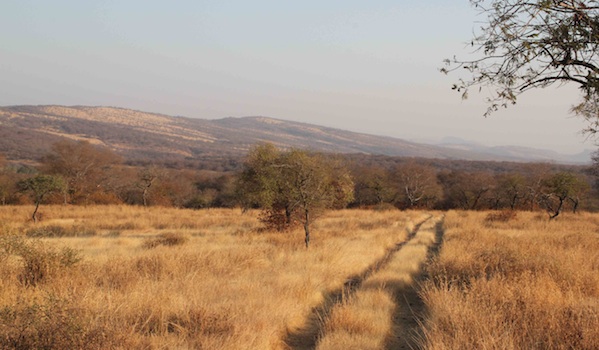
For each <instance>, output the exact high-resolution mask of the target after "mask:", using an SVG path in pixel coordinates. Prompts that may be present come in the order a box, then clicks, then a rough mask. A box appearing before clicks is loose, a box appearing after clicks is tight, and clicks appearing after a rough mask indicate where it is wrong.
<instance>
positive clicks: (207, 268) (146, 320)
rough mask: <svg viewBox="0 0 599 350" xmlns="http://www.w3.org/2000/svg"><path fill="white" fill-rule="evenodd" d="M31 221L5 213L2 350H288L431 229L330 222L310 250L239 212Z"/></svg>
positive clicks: (62, 209)
mask: <svg viewBox="0 0 599 350" xmlns="http://www.w3.org/2000/svg"><path fill="white" fill-rule="evenodd" d="M30 211H31V208H29V207H10V206H4V207H0V222H2V223H3V224H1V226H0V230H1V231H2V232H1V234H0V237H2V240H1V241H0V262H1V264H0V348H2V349H3V348H16V349H29V348H46V349H65V348H86V349H90V348H98V349H105V348H122V349H131V348H133V349H135V348H138V349H142V348H143V349H165V348H171V349H172V348H205V349H284V348H286V347H287V345H286V344H285V339H286V336H287V334H288V333H289V332H293V331H294V330H295V329H299V328H302V327H304V326H305V322H306V320H308V319H309V316H310V314H311V310H312V308H315V307H317V306H318V305H321V304H322V303H323V302H325V301H326V300H325V299H326V297H327V295H330V293H331V292H332V291H335V290H338V289H339V288H342V286H343V284H344V282H345V281H346V279H347V278H348V277H349V276H354V275H359V274H361V273H363V271H365V270H367V269H368V267H369V266H370V265H371V264H373V262H375V261H377V260H380V259H381V258H382V257H384V256H385V254H386V253H387V251H388V250H389V249H390V248H392V247H394V246H395V244H396V243H397V242H401V241H402V240H405V239H406V237H407V230H406V227H410V226H411V225H413V224H414V223H415V222H418V220H421V219H422V217H423V214H422V213H417V212H398V211H387V212H372V211H358V210H354V211H337V212H332V213H330V214H329V215H328V216H326V217H323V218H322V219H321V220H320V221H319V222H317V223H315V226H314V229H313V232H314V239H313V242H314V243H313V246H312V247H310V249H309V250H307V249H306V248H305V247H304V246H303V241H302V240H303V234H302V232H300V231H297V232H295V231H294V232H290V233H284V234H282V233H275V232H270V231H263V230H261V229H260V226H259V223H258V222H257V219H256V215H255V214H256V213H249V214H245V215H242V214H241V212H240V211H238V210H204V211H191V210H177V209H167V208H148V209H145V208H141V207H127V206H98V207H72V206H47V207H44V208H43V216H42V217H43V219H42V221H41V222H40V223H38V224H37V225H33V224H31V223H30V222H29V215H30ZM27 233H29V236H35V237H33V238H32V237H29V236H28V235H27ZM40 236H51V238H40ZM28 252H29V253H30V254H33V255H35V256H37V257H38V260H39V261H38V262H37V263H35V264H33V265H32V264H29V262H28V260H27V254H28ZM29 274H33V275H35V276H36V279H35V280H34V281H33V283H30V282H27V279H26V278H25V277H26V276H28V275H29Z"/></svg>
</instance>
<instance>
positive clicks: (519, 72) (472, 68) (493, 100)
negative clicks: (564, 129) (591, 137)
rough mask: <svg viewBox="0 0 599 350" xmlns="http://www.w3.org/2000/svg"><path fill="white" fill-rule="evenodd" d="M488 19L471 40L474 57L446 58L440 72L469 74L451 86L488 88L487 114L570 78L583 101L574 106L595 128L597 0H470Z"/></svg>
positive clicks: (598, 111) (598, 118)
mask: <svg viewBox="0 0 599 350" xmlns="http://www.w3.org/2000/svg"><path fill="white" fill-rule="evenodd" d="M470 3H471V4H472V5H473V6H474V7H476V8H477V9H479V10H480V11H481V12H482V13H483V14H486V16H487V18H486V20H485V21H484V22H483V25H482V27H481V28H480V30H479V32H477V33H475V35H474V38H473V39H472V41H471V45H472V47H473V49H474V53H475V55H476V57H475V58H474V59H470V60H460V59H457V58H454V59H453V60H446V64H447V67H445V68H443V69H442V71H443V72H446V73H447V72H449V71H453V70H456V69H458V68H464V69H466V70H468V71H469V72H470V73H471V75H472V76H471V78H470V79H467V80H460V81H459V83H457V84H455V85H454V87H453V88H454V89H455V90H457V91H458V92H460V93H462V96H463V97H467V95H468V90H469V88H471V87H474V86H476V87H479V88H482V87H492V88H494V91H493V93H492V96H491V97H490V98H489V101H488V102H489V106H488V110H487V112H486V113H485V115H488V114H489V113H491V112H493V111H495V110H497V109H498V108H499V107H501V106H503V107H507V106H508V105H510V104H515V103H516V100H517V97H518V96H519V95H520V94H522V93H524V92H526V91H528V90H531V89H535V88H543V87H547V86H549V85H553V84H556V83H558V84H560V83H574V84H575V85H577V86H578V87H579V88H580V90H581V93H582V94H581V95H582V101H581V102H580V104H578V105H577V106H575V107H574V108H573V111H574V112H575V113H576V114H578V115H581V116H582V117H584V118H586V119H587V120H588V121H589V126H588V130H587V131H589V132H592V133H596V132H597V130H598V128H599V108H598V107H599V63H598V60H599V51H598V49H599V1H594V0H583V1H581V0H533V1H525V0H507V1H504V0H501V1H500V0H470Z"/></svg>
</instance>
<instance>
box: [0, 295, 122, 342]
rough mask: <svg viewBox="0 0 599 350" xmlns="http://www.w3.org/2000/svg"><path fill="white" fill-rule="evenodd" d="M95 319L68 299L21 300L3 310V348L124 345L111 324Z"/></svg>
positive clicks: (0, 314) (0, 315)
mask: <svg viewBox="0 0 599 350" xmlns="http://www.w3.org/2000/svg"><path fill="white" fill-rule="evenodd" d="M92 320H93V318H92V317H91V315H89V313H88V314H86V313H85V312H84V310H83V309H81V308H77V307H75V306H74V305H73V303H72V302H70V301H68V300H64V299H59V298H56V297H54V296H47V297H46V298H45V300H43V301H42V302H39V301H25V300H21V298H19V299H18V300H17V302H16V303H15V304H14V305H10V306H5V307H3V308H0V349H107V348H114V347H116V346H117V345H118V343H121V341H120V339H119V338H118V337H117V336H116V335H117V334H116V332H115V331H114V329H112V328H110V327H109V326H108V324H106V323H97V322H94V321H92Z"/></svg>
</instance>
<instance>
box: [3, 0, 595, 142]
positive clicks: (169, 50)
mask: <svg viewBox="0 0 599 350" xmlns="http://www.w3.org/2000/svg"><path fill="white" fill-rule="evenodd" d="M477 19H478V20H480V19H482V18H481V17H477V16H476V12H475V11H474V10H473V9H471V7H470V5H469V2H468V1H467V0H463V1H456V0H452V1H450V0H430V1H403V0H395V1H390V0H389V1H387V0H385V1H353V0H345V1H324V0H322V1H311V0H305V1H282V0H280V1H264V0H255V1H240V0H220V1H212V0H196V1H170V2H166V1H128V0H121V1H81V0H79V1H66V0H62V1H61V0H58V1H41V0H33V1H31V0H19V1H16V0H15V1H12V0H5V1H2V3H0V105H3V106H7V105H20V104H65V105H105V106H118V107H125V108H133V109H139V110H143V111H148V112H158V113H165V114H168V115H182V116H187V117H197V118H208V119H212V118H224V117H228V116H234V117H241V116H250V115H252V116H253V115H263V116H270V117H274V118H281V119H288V120H295V121H302V122H308V123H314V124H319V125H325V126H332V127H337V128H341V129H347V130H352V131H359V132H366V133H372V134H379V135H388V136H394V137H400V138H404V139H409V140H417V141H422V140H425V141H436V140H440V139H441V138H443V137H445V136H453V137H460V138H464V139H469V140H472V141H477V142H481V143H484V144H487V145H506V144H513V145H523V146H533V147H540V148H550V149H557V150H562V151H564V152H571V153H573V152H578V151H580V150H582V149H584V148H594V146H593V144H592V142H586V143H583V142H584V137H583V136H581V135H579V134H578V131H579V130H580V129H582V128H583V127H584V123H583V122H582V121H580V120H578V119H576V118H573V117H571V116H570V115H569V112H568V110H569V108H570V105H572V104H573V103H575V102H576V101H577V95H576V91H575V90H574V89H567V88H562V89H559V90H556V89H552V90H544V91H540V92H535V93H533V94H531V95H526V96H523V97H522V99H521V101H520V103H519V105H518V106H515V107H513V108H510V109H508V110H505V111H501V112H498V113H496V114H494V115H493V116H491V117H490V118H487V119H485V118H483V117H482V114H483V112H484V111H485V106H484V104H483V99H484V95H476V94H474V95H472V96H471V98H470V99H469V100H467V101H461V99H460V97H459V95H458V94H456V93H455V92H453V91H451V90H450V87H451V84H452V83H453V82H454V81H456V80H457V78H458V76H456V75H451V76H444V75H442V74H440V73H439V72H438V68H440V67H441V66H442V60H443V59H444V58H448V57H451V56H453V55H454V54H457V55H462V56H463V55H466V54H467V52H468V51H467V50H466V49H465V47H466V45H465V44H464V43H466V42H467V41H468V40H469V39H470V38H471V35H472V32H473V30H474V29H475V28H476V24H475V23H474V22H475V21H476V20H477Z"/></svg>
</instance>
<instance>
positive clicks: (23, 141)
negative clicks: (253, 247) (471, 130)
mask: <svg viewBox="0 0 599 350" xmlns="http://www.w3.org/2000/svg"><path fill="white" fill-rule="evenodd" d="M63 137H66V138H69V139H73V140H87V141H89V142H91V143H94V144H98V145H103V146H106V147H108V148H110V149H112V150H114V151H115V152H117V153H120V154H122V155H124V156H125V157H127V158H133V159H156V158H159V159H190V158H201V157H219V156H243V155H244V154H245V153H246V152H247V150H248V149H249V148H250V147H251V146H252V145H253V144H256V143H258V142H271V143H274V144H275V145H277V146H278V147H282V148H305V149H311V150H315V151H322V152H332V153H363V154H380V155H388V156H402V157H421V158H439V159H463V160H491V161H521V162H526V161H553V162H564V163H567V162H568V157H571V156H567V155H558V154H557V153H551V151H544V150H536V151H537V154H536V155H534V156H531V155H530V154H532V153H535V152H531V150H534V149H528V150H526V149H525V148H520V151H518V148H516V147H515V146H502V147H504V149H503V150H502V149H501V147H499V148H497V147H495V148H492V147H488V148H486V149H480V148H478V149H473V148H472V147H470V148H468V147H466V148H465V149H460V148H458V147H449V146H438V145H430V144H423V143H416V142H410V141H406V140H402V139H399V138H393V137H388V136H377V135H370V134H365V133H358V132H351V131H346V130H341V129H336V128H331V127H324V126H318V125H314V124H308V123H302V122H295V121H287V120H282V119H277V118H271V117H266V116H248V117H240V118H236V117H227V118H222V119H200V118H189V117H183V116H169V115H165V114H160V113H151V112H143V111H138V110H132V109H127V108H121V107H106V106H61V105H39V106H32V105H27V106H5V107H0V153H3V154H5V155H7V156H8V157H9V158H10V159H39V157H40V156H41V155H43V154H44V153H45V152H47V150H48V149H49V147H50V145H51V144H52V143H54V142H56V141H58V140H60V139H61V138H63ZM510 147H511V148H510ZM510 152H511V153H510ZM548 152H549V153H548ZM560 157H561V158H560ZM575 162H577V161H575ZM575 162H573V163H575Z"/></svg>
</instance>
